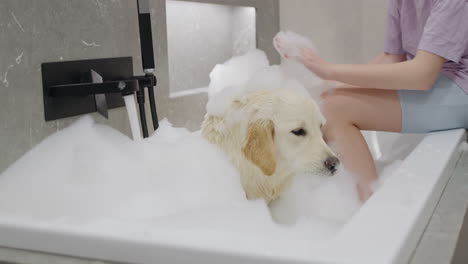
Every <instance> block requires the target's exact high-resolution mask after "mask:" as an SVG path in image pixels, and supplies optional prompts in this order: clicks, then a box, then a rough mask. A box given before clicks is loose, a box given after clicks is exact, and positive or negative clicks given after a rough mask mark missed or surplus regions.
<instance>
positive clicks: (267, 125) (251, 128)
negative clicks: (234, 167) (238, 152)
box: [242, 120, 276, 176]
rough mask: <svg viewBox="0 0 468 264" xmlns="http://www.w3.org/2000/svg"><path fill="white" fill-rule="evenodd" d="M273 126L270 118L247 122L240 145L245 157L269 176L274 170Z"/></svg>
mask: <svg viewBox="0 0 468 264" xmlns="http://www.w3.org/2000/svg"><path fill="white" fill-rule="evenodd" d="M274 136H275V126H274V124H273V121H271V120H257V121H254V122H251V123H249V125H248V128H247V136H246V138H245V142H244V144H243V146H242V152H243V153H244V155H245V157H246V158H247V159H248V160H249V161H251V162H252V163H254V164H255V165H256V166H257V167H259V168H260V169H261V170H262V172H263V173H264V174H265V175H267V176H271V175H273V173H274V172H275V170H276V157H275V145H274V142H273V138H274Z"/></svg>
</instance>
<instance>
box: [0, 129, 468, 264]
mask: <svg viewBox="0 0 468 264" xmlns="http://www.w3.org/2000/svg"><path fill="white" fill-rule="evenodd" d="M464 137H465V131H464V130H453V131H445V132H437V133H432V134H428V135H399V134H388V133H384V134H378V138H379V142H380V144H379V145H378V148H374V149H375V152H376V153H375V154H376V155H379V153H378V152H381V153H382V154H383V155H382V158H383V159H384V160H387V161H391V160H394V159H396V158H398V159H402V158H403V157H406V158H404V161H403V163H402V165H401V167H400V168H399V169H398V171H397V172H396V174H395V176H394V177H391V178H389V179H388V181H387V182H386V183H385V185H384V186H383V187H382V188H380V189H379V190H378V192H376V193H375V194H374V195H373V196H372V197H371V198H370V200H369V201H367V203H365V204H364V205H363V206H362V208H361V209H360V210H359V211H358V212H357V213H356V214H355V215H354V216H353V218H352V219H351V220H350V221H349V222H348V223H347V224H346V225H345V226H344V228H343V229H342V231H341V232H340V233H339V234H338V235H337V236H336V237H334V239H333V241H332V242H330V243H329V244H328V246H327V247H326V248H324V249H323V251H322V252H321V253H320V254H319V255H317V256H316V257H315V258H314V259H293V258H290V259H285V258H279V257H277V256H275V255H276V254H275V252H271V253H270V254H269V255H268V256H265V255H264V254H263V255H255V254H234V253H229V252H221V251H215V250H210V249H203V248H201V249H200V248H197V249H195V248H188V247H181V246H171V245H167V244H161V243H155V242H154V241H144V240H135V239H130V238H126V237H119V236H111V235H106V236H104V235H98V234H95V233H83V232H80V231H77V230H74V229H67V228H63V227H61V228H53V227H50V225H49V226H44V225H40V224H37V223H34V222H28V221H22V222H18V221H11V220H7V219H6V218H2V216H1V215H0V246H2V247H11V248H18V249H28V250H34V251H42V252H49V253H56V254H62V255H70V256H78V257H86V258H95V259H102V260H109V261H119V262H131V263H343V264H344V263H359V264H366V263H369V264H375V263H379V264H385V263H406V262H408V260H409V258H410V256H411V253H412V251H413V250H414V248H415V246H416V243H417V241H418V239H419V238H420V236H421V234H422V232H423V230H424V228H425V226H426V224H427V222H428V220H429V218H430V216H431V213H432V211H433V209H434V207H435V205H436V203H437V201H438V199H439V197H440V195H441V193H442V191H443V188H444V186H445V184H446V183H447V181H448V179H449V176H450V175H451V172H452V169H453V168H454V165H455V163H456V161H457V160H458V157H459V151H458V145H459V143H460V142H461V140H463V139H464ZM390 149H392V151H391V153H394V154H395V153H396V154H395V155H394V156H388V155H387V153H390V152H389V150H390ZM363 220H364V221H363ZM369 223H371V224H369Z"/></svg>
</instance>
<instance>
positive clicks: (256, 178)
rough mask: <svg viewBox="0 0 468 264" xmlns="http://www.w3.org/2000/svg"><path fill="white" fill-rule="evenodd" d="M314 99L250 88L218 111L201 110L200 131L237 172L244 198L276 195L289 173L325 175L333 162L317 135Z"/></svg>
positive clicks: (319, 122)
mask: <svg viewBox="0 0 468 264" xmlns="http://www.w3.org/2000/svg"><path fill="white" fill-rule="evenodd" d="M324 122H325V120H324V118H323V116H322V115H321V113H320V111H319V109H318V107H317V105H316V103H315V102H314V101H313V100H312V99H311V98H310V97H308V96H302V95H300V94H298V93H296V92H294V91H292V90H287V89H275V90H265V91H250V92H247V93H245V94H243V95H241V96H238V97H237V98H235V99H234V100H233V101H232V102H231V103H230V105H229V106H228V107H227V108H226V110H225V111H224V114H222V115H212V114H207V115H206V116H205V119H204V121H203V124H202V130H201V132H202V135H203V136H204V137H205V138H206V139H207V140H208V141H209V142H211V143H213V144H216V145H217V146H219V147H220V148H221V149H222V150H224V152H225V153H226V154H227V156H228V157H229V159H230V160H231V162H232V163H233V164H234V165H235V166H236V167H237V169H238V170H239V172H240V177H241V183H242V186H243V188H244V190H245V193H246V195H247V198H248V199H259V198H263V199H265V201H266V202H267V203H270V202H271V201H273V200H275V199H277V198H278V197H279V196H280V195H281V193H282V192H283V191H284V190H285V189H286V187H287V186H288V185H289V184H290V182H291V180H292V178H293V176H294V175H295V174H299V173H311V174H313V175H316V176H317V177H320V176H331V175H333V174H334V173H335V171H336V170H337V167H338V165H339V161H338V159H337V158H336V155H335V154H334V153H333V152H332V150H331V149H330V148H329V147H328V146H327V144H326V143H325V141H324V140H323V137H322V132H321V126H322V125H323V124H324Z"/></svg>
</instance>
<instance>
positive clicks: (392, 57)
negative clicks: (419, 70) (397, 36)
mask: <svg viewBox="0 0 468 264" xmlns="http://www.w3.org/2000/svg"><path fill="white" fill-rule="evenodd" d="M405 60H406V56H405V55H404V54H390V53H386V52H385V53H382V54H380V55H378V56H376V57H375V58H373V59H371V60H370V61H369V62H368V63H367V64H391V63H398V62H403V61H405Z"/></svg>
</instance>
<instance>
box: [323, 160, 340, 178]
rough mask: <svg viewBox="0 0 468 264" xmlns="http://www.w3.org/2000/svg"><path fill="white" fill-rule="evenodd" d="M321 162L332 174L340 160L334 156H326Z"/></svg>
mask: <svg viewBox="0 0 468 264" xmlns="http://www.w3.org/2000/svg"><path fill="white" fill-rule="evenodd" d="M323 164H324V165H325V168H327V169H328V170H329V171H330V172H331V173H332V174H333V173H335V172H336V169H337V168H338V165H340V161H339V160H338V159H337V158H336V157H328V158H327V159H326V160H325V162H324V163H323Z"/></svg>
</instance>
